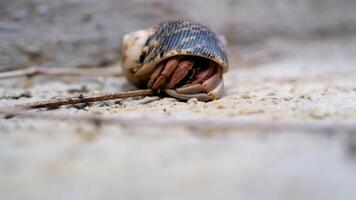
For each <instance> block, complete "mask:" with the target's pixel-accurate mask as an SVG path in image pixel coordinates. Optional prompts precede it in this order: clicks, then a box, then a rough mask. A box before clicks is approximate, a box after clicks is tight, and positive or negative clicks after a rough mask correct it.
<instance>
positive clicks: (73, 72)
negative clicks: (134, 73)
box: [0, 66, 121, 79]
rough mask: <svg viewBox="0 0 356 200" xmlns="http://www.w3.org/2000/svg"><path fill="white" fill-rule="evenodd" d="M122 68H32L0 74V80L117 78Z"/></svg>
mask: <svg viewBox="0 0 356 200" xmlns="http://www.w3.org/2000/svg"><path fill="white" fill-rule="evenodd" d="M119 69H120V68H118V67H110V68H46V67H38V66H34V67H30V68H26V69H18V70H13V71H7V72H0V79H8V78H16V77H23V76H33V75H41V74H43V75H56V76H117V75H121V71H119Z"/></svg>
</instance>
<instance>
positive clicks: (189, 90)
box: [177, 84, 204, 94]
mask: <svg viewBox="0 0 356 200" xmlns="http://www.w3.org/2000/svg"><path fill="white" fill-rule="evenodd" d="M203 91H204V88H203V86H202V85H201V84H195V85H188V86H185V87H180V88H177V92H178V93H180V94H196V93H201V92H203Z"/></svg>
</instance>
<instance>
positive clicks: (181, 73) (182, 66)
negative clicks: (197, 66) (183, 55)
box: [166, 60, 193, 89]
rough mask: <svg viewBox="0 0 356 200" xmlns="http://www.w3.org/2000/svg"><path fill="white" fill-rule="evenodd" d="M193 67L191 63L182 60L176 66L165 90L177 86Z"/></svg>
mask: <svg viewBox="0 0 356 200" xmlns="http://www.w3.org/2000/svg"><path fill="white" fill-rule="evenodd" d="M192 67H193V61H191V60H183V61H181V62H180V63H179V64H178V67H177V69H176V70H175V71H174V73H173V75H172V77H171V79H170V80H169V82H168V84H167V86H166V88H168V89H171V88H173V87H174V86H175V85H177V84H178V83H179V82H180V81H181V80H183V79H184V77H185V76H186V75H187V74H188V72H189V70H190V69H192Z"/></svg>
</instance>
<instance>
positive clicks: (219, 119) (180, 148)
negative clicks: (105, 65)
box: [0, 35, 356, 200]
mask: <svg viewBox="0 0 356 200" xmlns="http://www.w3.org/2000/svg"><path fill="white" fill-rule="evenodd" d="M229 54H230V61H231V70H230V71H229V72H228V73H227V74H226V75H225V86H226V94H225V96H224V97H223V98H221V99H219V100H216V101H213V102H209V103H204V102H198V101H196V100H190V101H188V102H179V101H177V100H175V99H173V98H157V97H147V98H144V99H127V100H116V101H107V102H99V103H94V104H93V105H90V106H82V107H80V106H66V107H62V108H60V109H58V110H53V111H36V112H44V113H61V114H68V115H74V114H88V113H90V114H96V115H102V116H105V117H117V118H126V119H132V120H141V123H138V124H137V125H135V124H132V123H130V124H125V125H120V124H103V125H100V126H97V125H95V124H92V123H89V122H80V121H65V120H45V119H25V118H21V117H14V118H11V119H4V118H1V119H0V132H1V133H0V137H1V140H0V199H2V200H10V199H218V198H219V199H222V198H225V199H226V198H230V199H231V198H234V199H236V198H238V199H323V200H324V199H355V196H356V190H355V186H356V160H355V159H356V131H355V130H353V128H352V127H355V125H353V124H355V120H356V62H355V55H356V36H352V35H351V36H345V37H344V36H343V37H336V38H318V39H315V38H314V39H300V40H293V39H285V38H284V39H283V38H271V39H270V40H267V41H266V42H264V43H262V44H258V45H257V44H256V45H250V46H243V47H241V48H236V47H230V48H229ZM236 55H239V56H236ZM131 88H132V87H131V86H129V85H128V84H127V83H126V81H125V79H124V78H117V77H116V78H115V77H110V78H107V77H95V78H93V77H92V78H88V77H87V78H80V77H77V78H73V77H63V78H59V77H55V78H54V77H35V78H32V79H27V78H19V79H12V80H2V81H1V82H0V105H2V106H6V105H13V104H16V103H23V102H31V101H35V100H40V99H48V98H53V97H56V96H63V95H77V94H79V93H83V94H85V93H87V92H95V91H105V92H110V91H118V90H126V89H131ZM150 119H154V120H156V121H175V120H177V121H179V120H180V121H183V122H184V121H186V122H187V123H188V121H189V122H190V123H194V122H196V123H199V124H201V125H196V126H184V125H182V124H180V125H179V124H178V125H174V124H171V125H167V124H166V125H165V126H159V125H157V124H156V123H152V124H149V123H150V121H149V120H150ZM142 120H148V123H142ZM202 121H206V122H209V121H213V122H214V123H215V124H209V123H208V124H206V123H205V124H204V123H202ZM215 125H216V126H215ZM350 127H351V128H350Z"/></svg>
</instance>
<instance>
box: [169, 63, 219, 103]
mask: <svg viewBox="0 0 356 200" xmlns="http://www.w3.org/2000/svg"><path fill="white" fill-rule="evenodd" d="M165 91H166V93H167V94H169V95H171V96H173V97H176V98H179V99H183V100H188V99H191V98H197V99H198V100H200V101H208V100H213V99H217V98H218V97H220V96H221V95H222V93H223V91H224V84H223V80H222V78H221V69H218V72H217V73H216V74H214V75H213V76H212V77H210V78H209V79H208V80H206V81H205V82H203V83H202V84H194V85H188V86H185V87H180V88H177V89H176V90H168V89H166V90H165Z"/></svg>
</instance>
